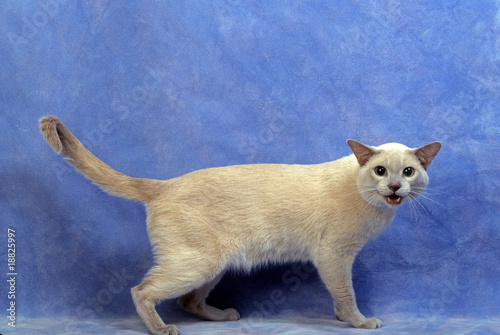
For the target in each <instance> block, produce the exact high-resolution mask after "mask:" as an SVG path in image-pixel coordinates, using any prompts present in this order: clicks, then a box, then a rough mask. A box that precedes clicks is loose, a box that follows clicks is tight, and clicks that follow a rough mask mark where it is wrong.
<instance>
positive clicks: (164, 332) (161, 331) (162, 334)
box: [151, 325, 180, 335]
mask: <svg viewBox="0 0 500 335" xmlns="http://www.w3.org/2000/svg"><path fill="white" fill-rule="evenodd" d="M151 334H153V335H179V334H180V333H179V329H177V327H176V326H174V325H167V326H164V327H161V328H158V329H155V330H154V331H152V332H151Z"/></svg>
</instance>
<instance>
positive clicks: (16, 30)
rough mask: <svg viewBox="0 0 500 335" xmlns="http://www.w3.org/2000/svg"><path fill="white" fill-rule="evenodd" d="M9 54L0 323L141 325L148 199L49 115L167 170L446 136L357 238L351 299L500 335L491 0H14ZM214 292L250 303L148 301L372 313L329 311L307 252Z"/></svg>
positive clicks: (123, 157)
mask: <svg viewBox="0 0 500 335" xmlns="http://www.w3.org/2000/svg"><path fill="white" fill-rule="evenodd" d="M0 67H1V71H0V120H1V121H0V130H1V137H0V155H1V159H0V172H1V173H0V180H1V184H0V197H1V198H0V211H1V213H2V220H1V226H2V230H1V234H0V239H1V240H2V242H1V245H2V248H1V251H0V254H1V261H0V263H2V264H4V266H2V267H0V269H1V278H3V279H2V280H1V282H2V284H1V286H0V291H1V292H0V311H3V312H1V313H0V316H1V318H0V332H2V333H4V332H14V333H18V334H95V333H98V334H143V333H146V332H147V330H146V328H145V326H144V325H143V324H142V322H141V321H140V320H139V319H138V317H137V315H136V312H135V309H134V307H133V303H132V299H131V297H130V292H129V291H130V288H131V287H133V286H135V285H137V284H138V283H139V282H140V281H141V280H142V277H143V276H144V274H145V273H146V271H147V270H148V269H149V267H150V266H151V265H152V259H151V255H152V254H151V247H150V244H149V241H148V238H147V233H146V227H145V221H144V220H145V211H144V208H143V207H142V205H141V204H138V203H134V202H130V201H127V200H124V199H121V198H117V197H113V196H110V195H108V194H105V193H103V192H102V191H101V190H100V189H98V188H97V187H95V186H94V185H93V184H91V183H90V182H89V181H87V180H86V179H85V178H83V177H82V176H81V175H79V174H78V173H76V172H75V171H74V170H73V168H72V167H71V166H69V165H67V164H66V163H65V162H64V161H63V160H62V157H60V156H58V155H56V154H55V153H54V152H53V151H52V149H51V148H50V147H49V146H48V145H47V143H45V142H44V140H43V138H42V136H41V134H40V132H39V130H38V119H39V118H40V117H42V116H44V115H47V114H53V115H57V116H58V117H59V118H60V119H61V120H62V121H63V122H64V123H65V124H66V125H67V126H68V127H69V129H70V130H71V131H73V133H74V134H75V135H76V136H77V137H78V138H79V139H80V140H81V141H82V142H83V143H84V144H85V145H86V146H87V147H88V148H89V149H90V150H91V151H92V152H94V153H95V154H96V155H97V156H98V157H99V158H101V159H102V160H104V161H105V162H106V163H108V164H109V165H111V166H112V167H113V168H115V169H117V170H119V171H121V172H123V173H126V174H128V175H131V176H135V177H148V178H157V179H166V178H172V177H176V176H179V175H182V174H184V173H187V172H190V171H193V170H197V169H202V168H208V167H214V166H224V165H231V164H247V163H264V162H266V163H299V164H312V163H320V162H325V161H329V160H334V159H337V158H340V157H342V156H344V155H348V154H350V151H349V148H348V147H347V145H346V143H345V141H346V139H348V138H353V139H357V140H359V141H362V142H365V143H367V144H372V145H379V144H382V143H386V142H394V141H397V142H401V143H403V144H406V145H408V146H411V147H417V146H421V145H424V144H427V143H429V142H432V141H441V142H442V143H443V148H442V150H441V152H440V153H439V154H438V155H437V157H436V159H435V161H434V162H433V163H432V165H431V167H430V169H429V175H430V185H429V189H428V191H427V192H426V193H425V196H424V197H420V198H419V202H418V203H414V204H413V206H411V205H405V206H403V207H402V208H400V209H399V210H398V213H397V217H396V219H395V221H394V222H393V224H392V225H391V226H390V227H389V228H388V229H387V230H386V231H385V232H383V233H382V234H381V235H380V236H379V237H378V238H377V239H375V240H373V241H371V242H370V243H369V244H368V245H367V246H366V247H365V248H364V249H363V250H362V252H361V253H360V254H359V256H358V258H357V260H356V262H355V264H354V271H353V272H354V287H355V290H356V293H357V300H358V305H359V308H360V310H361V311H362V312H363V313H364V314H365V315H367V316H377V317H379V318H381V319H382V320H383V321H384V325H383V328H382V329H380V330H377V331H376V333H377V334H403V333H408V334H420V333H429V334H431V333H432V334H435V333H441V334H452V333H453V334H500V283H499V279H500V251H499V237H500V225H499V219H500V215H499V211H498V206H499V203H500V197H499V187H500V179H499V170H500V163H499V161H500V160H499V153H500V142H499V141H500V124H499V120H498V118H499V116H500V112H499V108H500V107H499V106H500V94H499V92H500V3H498V1H493V0H478V1H464V0H462V1H460V0H439V1H413V0H411V1H402V0H401V1H400V0H392V1H354V0H352V1H347V0H335V1H326V0H325V1H264V0H255V1H243V0H241V1H239V0H226V1H223V0H214V1H165V0H158V1H153V0H137V1H128V2H116V1H107V0H96V1H68V0H43V1H14V0H6V1H2V4H1V5H0ZM7 228H11V229H14V230H15V231H16V272H17V276H16V285H15V290H16V292H15V293H16V298H15V303H16V326H17V327H16V328H13V327H10V326H8V324H7V322H8V318H7V315H8V313H9V312H7V311H6V309H7V308H8V306H9V303H10V301H12V299H8V291H9V287H8V285H6V279H7V273H8V272H9V271H8V270H7ZM210 299H211V301H212V303H214V304H215V305H217V306H219V307H223V308H225V307H229V306H232V307H235V308H237V309H239V311H240V312H241V314H242V317H243V318H242V320H240V321H238V322H229V323H213V322H204V321H199V320H198V319H196V318H193V317H191V316H189V315H187V314H186V313H184V312H183V311H181V310H180V308H178V307H177V305H176V304H175V302H174V301H167V302H165V303H163V304H162V305H160V306H159V307H158V309H159V311H160V312H161V315H162V316H163V317H164V319H165V321H166V322H167V323H169V322H173V323H176V324H177V325H178V326H179V328H180V330H181V332H182V333H183V334H201V333H203V334H330V333H339V334H365V333H366V334H368V333H369V332H368V331H360V330H355V329H353V328H349V327H348V326H347V325H346V324H345V323H341V322H338V321H334V320H333V305H332V301H331V298H330V296H329V294H328V292H327V291H326V289H325V287H324V285H323V284H322V283H321V281H320V280H319V278H318V276H317V273H316V272H315V270H314V268H312V267H311V265H310V264H304V265H300V264H286V265H280V266H274V267H269V268H265V269H261V270H259V271H255V272H254V273H252V274H251V275H243V274H237V273H235V274H229V275H227V276H226V277H225V278H224V279H223V280H222V282H221V283H220V284H219V286H218V287H217V288H216V289H215V291H213V293H212V295H211V297H210Z"/></svg>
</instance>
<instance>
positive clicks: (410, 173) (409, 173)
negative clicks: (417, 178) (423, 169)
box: [403, 166, 415, 177]
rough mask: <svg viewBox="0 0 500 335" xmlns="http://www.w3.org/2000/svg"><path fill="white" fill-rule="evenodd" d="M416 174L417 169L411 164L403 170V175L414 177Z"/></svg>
mask: <svg viewBox="0 0 500 335" xmlns="http://www.w3.org/2000/svg"><path fill="white" fill-rule="evenodd" d="M414 174H415V169H414V168H412V167H411V166H409V167H407V168H405V169H404V170H403V175H404V176H405V177H412V176H413V175H414Z"/></svg>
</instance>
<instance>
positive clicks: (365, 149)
mask: <svg viewBox="0 0 500 335" xmlns="http://www.w3.org/2000/svg"><path fill="white" fill-rule="evenodd" d="M347 145H348V146H349V147H350V148H351V150H352V152H353V153H354V156H356V159H357V160H358V163H359V165H360V166H363V165H365V164H366V162H368V160H370V158H371V157H372V156H373V155H375V154H376V153H377V151H375V150H374V149H373V148H372V147H370V146H367V145H364V144H362V143H359V142H358V141H354V140H347Z"/></svg>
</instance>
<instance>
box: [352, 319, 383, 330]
mask: <svg viewBox="0 0 500 335" xmlns="http://www.w3.org/2000/svg"><path fill="white" fill-rule="evenodd" d="M380 327H382V321H380V320H379V319H377V318H370V319H366V321H365V322H364V323H362V324H360V325H359V326H357V327H356V328H365V329H376V328H380Z"/></svg>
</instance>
